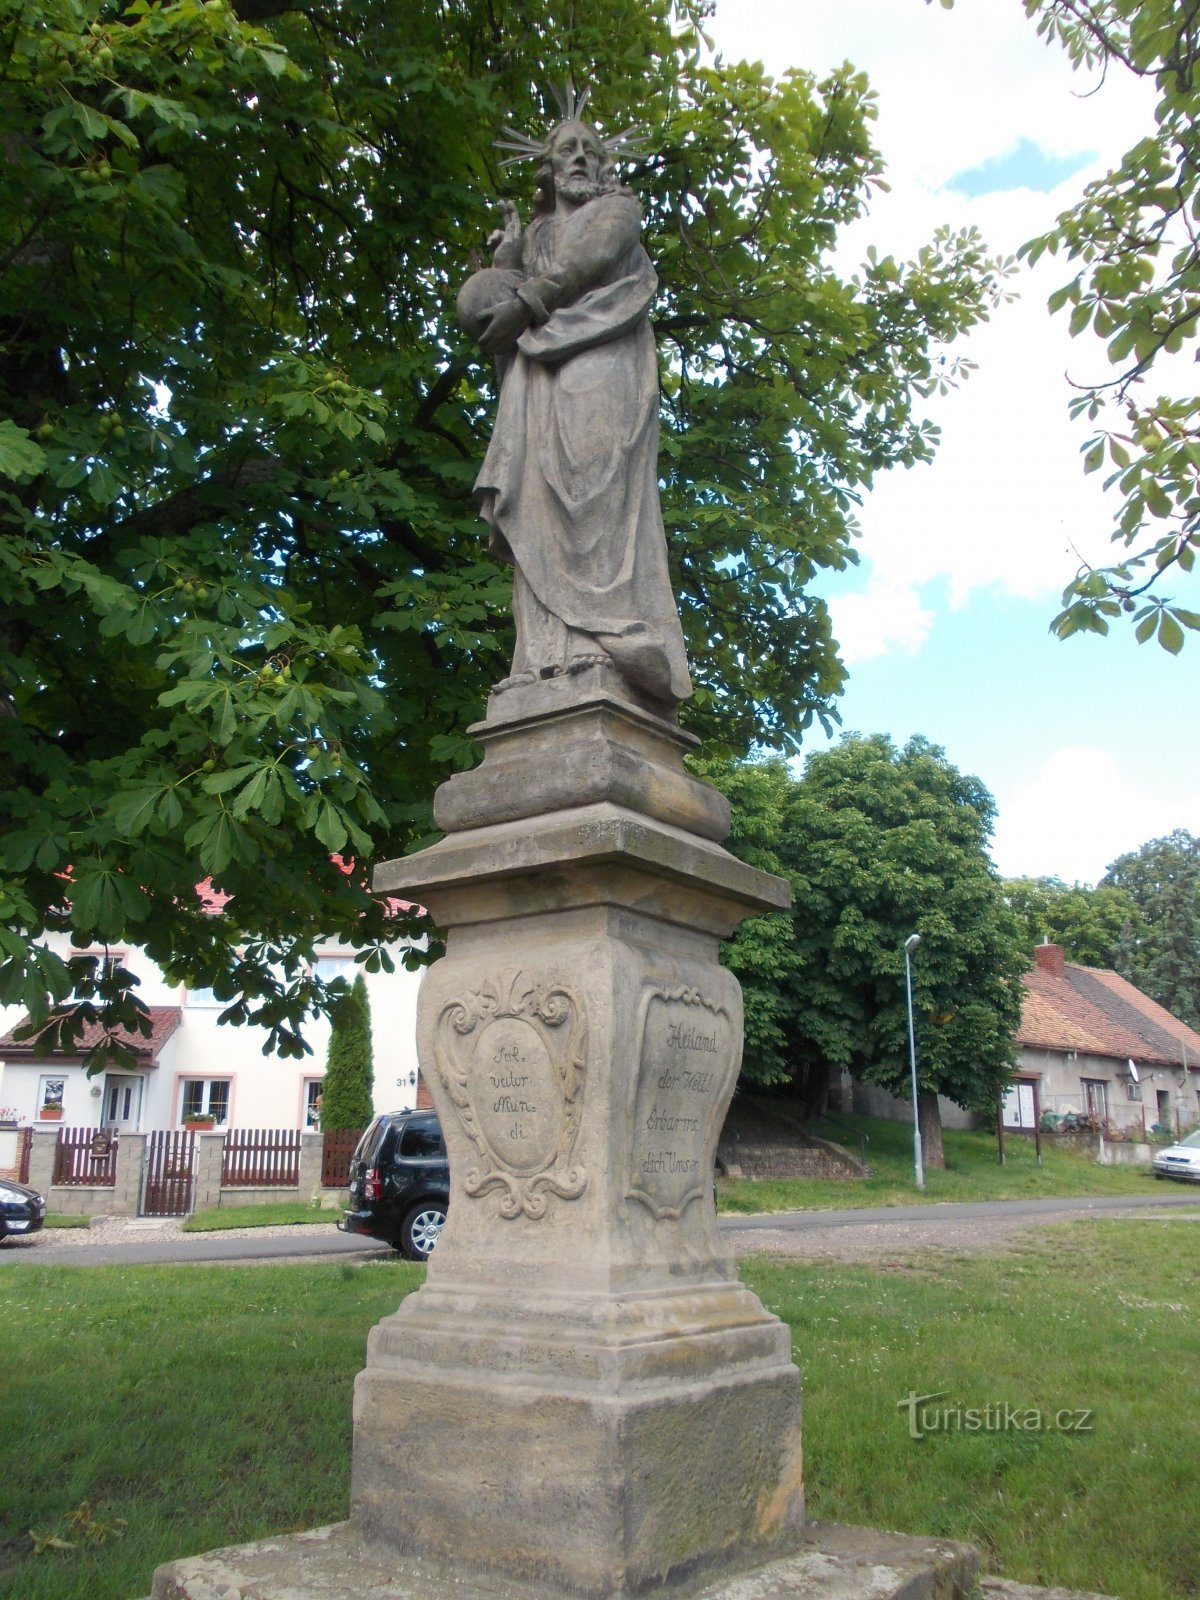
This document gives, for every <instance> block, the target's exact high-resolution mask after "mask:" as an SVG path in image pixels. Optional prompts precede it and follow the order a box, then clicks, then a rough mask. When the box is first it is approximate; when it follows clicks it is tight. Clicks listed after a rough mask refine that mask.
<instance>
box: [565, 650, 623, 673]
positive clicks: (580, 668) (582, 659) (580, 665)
mask: <svg viewBox="0 0 1200 1600" xmlns="http://www.w3.org/2000/svg"><path fill="white" fill-rule="evenodd" d="M611 659H612V658H611V656H607V655H605V653H604V652H603V650H596V651H593V652H592V653H591V654H590V655H579V656H572V657H571V659H570V660H569V661H568V662H567V671H568V672H586V671H587V669H588V668H589V667H602V666H603V665H604V664H605V662H606V661H610V660H611Z"/></svg>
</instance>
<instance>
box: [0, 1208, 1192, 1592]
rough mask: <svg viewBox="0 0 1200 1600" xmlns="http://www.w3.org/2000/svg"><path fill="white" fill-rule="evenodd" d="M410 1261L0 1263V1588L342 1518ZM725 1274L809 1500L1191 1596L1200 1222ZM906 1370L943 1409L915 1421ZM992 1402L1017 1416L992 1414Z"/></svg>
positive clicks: (112, 1581)
mask: <svg viewBox="0 0 1200 1600" xmlns="http://www.w3.org/2000/svg"><path fill="white" fill-rule="evenodd" d="M422 1272H423V1269H421V1268H419V1267H414V1266H410V1265H408V1264H406V1263H403V1262H401V1261H399V1260H392V1259H388V1260H386V1261H382V1262H371V1263H368V1264H361V1265H350V1264H348V1263H340V1264H326V1263H322V1264H319V1265H307V1264H306V1265H287V1266H275V1267H220V1268H218V1267H171V1268H152V1267H145V1268H117V1267H111V1268H88V1269H82V1268H66V1267H59V1268H53V1267H47V1268H27V1267H22V1268H20V1269H19V1270H17V1269H10V1270H9V1271H7V1272H4V1273H2V1274H0V1316H2V1318H3V1326H4V1329H5V1334H6V1352H5V1353H6V1357H7V1360H6V1369H5V1381H4V1384H3V1386H2V1387H0V1438H2V1439H3V1440H4V1441H5V1444H6V1463H5V1466H6V1470H5V1471H4V1472H3V1474H0V1597H3V1600H133V1597H135V1596H138V1595H144V1594H146V1593H148V1591H149V1586H150V1576H151V1571H152V1569H153V1567H154V1566H155V1564H156V1563H157V1562H160V1561H164V1560H168V1559H171V1558H172V1557H175V1556H180V1555H185V1554H189V1553H195V1552H198V1551H201V1550H204V1549H208V1548H211V1547H213V1546H215V1545H219V1544H224V1543H230V1542H234V1541H237V1540H243V1539H251V1538H257V1537H261V1536H264V1535H266V1534H269V1533H278V1532H282V1531H286V1530H290V1529H296V1528H301V1527H311V1526H314V1525H316V1524H319V1523H322V1522H327V1521H332V1520H336V1519H338V1518H341V1517H343V1516H345V1514H346V1510H347V1504H348V1493H349V1447H350V1390H351V1384H352V1382H353V1378H354V1374H355V1373H356V1372H357V1371H358V1369H359V1368H360V1367H361V1365H362V1362H363V1355H364V1346H365V1340H366V1335H367V1332H368V1330H369V1328H370V1327H371V1326H372V1324H373V1323H374V1322H376V1321H377V1320H378V1319H379V1318H380V1317H381V1316H383V1315H385V1314H386V1313H387V1312H389V1311H390V1310H392V1309H393V1308H394V1307H395V1305H396V1304H397V1302H398V1300H399V1299H400V1298H401V1297H402V1295H403V1294H404V1293H406V1292H407V1291H408V1290H410V1289H411V1288H413V1287H415V1285H417V1284H418V1283H419V1282H420V1281H421V1277H422ZM744 1276H745V1278H746V1280H747V1282H749V1283H750V1284H751V1286H752V1287H753V1288H754V1289H755V1290H756V1291H757V1292H758V1293H759V1294H760V1295H761V1296H762V1298H763V1300H764V1301H765V1302H766V1304H767V1305H768V1306H769V1307H770V1308H771V1309H772V1310H774V1311H776V1312H777V1313H778V1314H779V1315H780V1316H782V1317H783V1318H784V1319H785V1320H786V1321H787V1322H788V1323H789V1324H790V1325H791V1327H792V1330H793V1334H794V1346H795V1351H796V1356H797V1360H798V1361H799V1362H800V1364H801V1366H802V1367H803V1369H804V1374H805V1445H806V1452H807V1460H808V1467H807V1477H808V1487H809V1504H810V1510H811V1513H812V1514H813V1515H814V1516H821V1517H832V1518H838V1519H841V1520H844V1521H850V1522H864V1523H873V1524H875V1525H876V1526H880V1527H894V1528H899V1529H902V1530H904V1531H906V1532H912V1533H932V1534H937V1535H942V1536H954V1537H958V1538H964V1539H969V1540H972V1541H973V1542H975V1543H977V1544H979V1545H980V1546H981V1547H982V1549H983V1551H984V1554H985V1558H986V1560H987V1561H988V1563H989V1564H990V1566H991V1567H992V1568H993V1569H994V1570H1000V1571H1003V1572H1005V1573H1006V1574H1007V1575H1008V1576H1010V1577H1015V1578H1020V1579H1023V1580H1025V1581H1026V1582H1031V1583H1043V1584H1049V1583H1058V1584H1064V1585H1069V1586H1071V1587H1076V1588H1082V1589H1092V1590H1099V1591H1101V1592H1106V1593H1109V1594H1113V1595H1118V1596H1120V1597H1121V1600H1185V1597H1196V1596H1200V1518H1198V1517H1197V1515H1196V1506H1197V1504H1198V1503H1200V1430H1197V1428H1196V1426H1195V1418H1194V1404H1195V1402H1194V1396H1195V1394H1196V1391H1197V1388H1198V1386H1200V1220H1198V1219H1195V1218H1193V1216H1192V1215H1191V1214H1190V1213H1189V1214H1188V1216H1187V1217H1186V1218H1180V1219H1178V1220H1175V1219H1171V1220H1164V1221H1153V1220H1143V1219H1140V1218H1139V1219H1138V1220H1136V1221H1119V1220H1115V1219H1106V1220H1103V1221H1089V1222H1084V1223H1075V1224H1071V1225H1067V1226H1064V1227H1062V1228H1058V1229H1055V1230H1053V1231H1052V1232H1051V1233H1049V1234H1046V1235H1039V1237H1038V1239H1037V1242H1036V1243H1026V1244H1024V1245H1023V1246H1021V1247H1020V1248H1018V1249H1016V1250H1013V1251H1011V1252H1009V1253H1005V1254H998V1255H991V1256H971V1257H965V1256H964V1257H957V1256H946V1255H940V1254H939V1255H938V1256H936V1257H933V1256H928V1255H927V1256H917V1257H913V1258H912V1259H911V1260H909V1261H906V1262H897V1263H893V1264H892V1265H891V1266H889V1267H888V1268H885V1269H868V1268H865V1267H857V1266H856V1267H838V1266H830V1265H828V1264H824V1263H823V1264H821V1265H817V1266H800V1265H797V1264H795V1263H784V1262H772V1261H768V1260H762V1259H755V1260H753V1261H748V1262H746V1264H745V1267H744ZM913 1392H916V1393H917V1394H921V1395H933V1394H939V1395H941V1396H942V1398H941V1399H939V1400H938V1401H936V1402H929V1406H934V1407H936V1408H938V1409H940V1410H946V1409H949V1410H950V1411H951V1413H952V1415H951V1417H950V1418H949V1419H946V1420H942V1419H934V1420H935V1421H938V1422H939V1424H940V1425H939V1426H937V1427H932V1428H925V1429H924V1430H923V1431H925V1433H926V1436H925V1437H923V1438H921V1439H913V1438H911V1437H910V1428H909V1420H910V1419H909V1408H907V1407H906V1406H905V1404H904V1402H905V1399H906V1397H907V1396H908V1395H909V1394H910V1393H913ZM1006 1404H1007V1405H1008V1406H1009V1407H1010V1408H1012V1409H1013V1411H1014V1412H1015V1414H1016V1417H1017V1418H1019V1419H1020V1422H1021V1424H1022V1425H1021V1426H1018V1425H1016V1423H1015V1422H1014V1421H1013V1420H1012V1415H1011V1414H1010V1416H1009V1418H1008V1419H1007V1426H1000V1425H992V1426H988V1425H986V1423H987V1420H988V1419H989V1418H990V1420H991V1421H992V1422H993V1423H996V1424H998V1423H999V1421H1000V1420H1001V1419H1003V1407H1004V1406H1005V1405H1006ZM989 1407H991V1408H992V1411H991V1412H990V1413H989V1412H988V1410H987V1408H989ZM928 1409H929V1407H928V1406H927V1407H926V1408H924V1410H922V1408H918V1409H917V1413H916V1417H917V1423H918V1429H919V1431H920V1430H921V1429H922V1424H923V1423H924V1422H925V1421H926V1420H927V1419H926V1417H925V1415H924V1412H925V1411H927V1410H928ZM1035 1410H1036V1411H1037V1413H1038V1414H1039V1416H1040V1417H1041V1418H1042V1419H1043V1421H1045V1422H1046V1423H1047V1424H1048V1425H1047V1426H1045V1427H1043V1428H1041V1429H1040V1430H1038V1431H1034V1430H1033V1428H1032V1427H1031V1426H1030V1422H1031V1414H1032V1413H1033V1412H1034V1411H1035ZM971 1411H976V1412H978V1413H980V1414H981V1416H982V1417H983V1418H984V1422H982V1423H981V1424H980V1425H979V1426H978V1427H977V1428H975V1429H972V1428H971V1426H970V1423H969V1415H968V1414H969V1413H970V1412H971ZM1085 1412H1086V1413H1087V1416H1086V1418H1084V1417H1082V1416H1081V1414H1082V1413H1085ZM1060 1414H1062V1416H1061V1419H1060ZM956 1419H957V1420H956ZM1058 1420H1061V1421H1063V1422H1067V1421H1070V1422H1072V1423H1074V1422H1079V1421H1083V1422H1084V1423H1085V1424H1086V1426H1085V1427H1084V1428H1083V1429H1082V1430H1079V1431H1077V1430H1076V1429H1075V1428H1071V1429H1065V1428H1059V1427H1057V1426H1056V1425H1055V1424H1056V1422H1057V1421H1058ZM50 1539H58V1540H61V1541H62V1544H63V1545H65V1546H70V1548H62V1547H59V1546H58V1545H55V1544H51V1543H49V1542H48V1541H49V1540H50ZM39 1551H40V1553H39Z"/></svg>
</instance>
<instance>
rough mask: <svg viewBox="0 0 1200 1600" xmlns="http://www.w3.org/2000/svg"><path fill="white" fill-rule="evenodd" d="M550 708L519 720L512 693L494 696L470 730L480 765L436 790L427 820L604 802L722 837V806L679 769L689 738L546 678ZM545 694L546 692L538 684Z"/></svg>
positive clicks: (725, 811)
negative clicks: (553, 690) (554, 691)
mask: <svg viewBox="0 0 1200 1600" xmlns="http://www.w3.org/2000/svg"><path fill="white" fill-rule="evenodd" d="M553 684H554V685H555V686H557V685H562V687H561V688H559V689H558V696H557V698H556V699H555V700H554V701H553V702H552V704H553V709H552V710H550V711H547V710H545V709H542V710H541V711H540V712H539V713H537V714H536V715H534V714H530V713H525V714H521V712H520V709H519V708H520V706H521V704H522V696H521V692H520V691H513V692H512V693H511V694H510V695H505V696H493V701H492V710H491V714H490V715H489V717H488V720H487V721H486V722H482V723H479V724H477V725H476V726H475V727H473V728H472V729H471V730H470V732H471V733H472V734H473V735H474V736H475V738H477V739H478V741H479V742H480V744H482V745H483V748H484V757H483V762H482V764H481V765H480V766H478V767H476V768H475V769H474V770H473V771H471V772H460V773H457V774H456V775H455V776H454V777H453V778H451V779H450V781H449V782H448V783H445V784H443V785H442V787H441V789H440V790H439V791H438V795H437V799H436V801H435V804H434V819H435V821H436V822H437V824H438V826H439V827H440V828H444V829H445V830H446V831H447V832H448V833H454V832H458V831H461V830H462V829H464V828H479V827H485V826H487V825H489V824H491V823H495V822H513V821H516V820H517V819H519V818H521V817H533V816H542V815H545V814H546V813H547V812H552V811H560V810H563V809H564V808H567V807H579V806H585V805H592V804H596V803H599V802H601V801H611V802H612V803H613V804H615V805H619V806H624V807H625V808H627V809H628V810H630V811H633V812H636V813H638V814H640V815H643V816H650V817H656V818H658V819H659V820H660V821H662V822H669V823H671V824H672V825H674V826H676V827H682V828H687V829H689V830H690V831H691V832H693V833H696V834H699V835H701V836H702V837H703V838H706V839H717V840H720V839H724V838H725V836H726V834H727V833H728V832H729V823H730V816H729V802H728V801H727V800H726V799H725V797H724V795H722V794H718V792H717V791H716V790H715V789H713V788H711V787H710V786H709V785H708V784H705V783H700V782H699V781H698V780H697V779H695V778H693V777H692V776H691V775H690V774H689V773H688V772H686V771H685V770H684V766H683V757H684V754H685V753H686V751H688V750H689V749H692V748H694V747H695V746H696V744H697V743H698V741H697V740H696V739H695V738H694V737H693V735H691V734H688V733H684V732H683V731H682V729H680V728H679V727H678V726H677V725H676V724H675V723H673V722H668V721H667V720H666V719H664V718H662V717H657V716H654V715H652V714H651V713H649V712H646V711H642V710H639V709H638V708H637V707H635V706H632V705H630V704H629V703H628V702H627V701H621V700H618V699H616V698H614V697H613V696H612V695H609V694H603V693H599V692H596V691H594V690H593V691H590V692H586V693H585V692H584V690H583V689H582V688H581V686H580V685H578V684H577V683H576V682H575V680H573V679H557V680H553ZM538 688H539V691H540V692H541V693H542V694H543V695H544V694H545V692H546V690H545V688H544V687H543V686H541V685H539V686H538Z"/></svg>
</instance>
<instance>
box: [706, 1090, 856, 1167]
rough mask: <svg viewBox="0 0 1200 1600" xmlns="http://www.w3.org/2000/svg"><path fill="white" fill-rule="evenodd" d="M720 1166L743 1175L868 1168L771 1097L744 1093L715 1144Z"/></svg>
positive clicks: (734, 1106)
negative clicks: (768, 1099) (820, 1136)
mask: <svg viewBox="0 0 1200 1600" xmlns="http://www.w3.org/2000/svg"><path fill="white" fill-rule="evenodd" d="M717 1167H718V1170H720V1171H724V1172H726V1173H728V1174H729V1175H730V1176H731V1177H741V1178H754V1179H762V1178H827V1179H836V1180H838V1181H842V1180H845V1179H853V1178H863V1177H866V1176H867V1175H868V1169H866V1168H864V1167H863V1164H862V1162H861V1161H860V1160H859V1159H858V1157H857V1156H854V1155H851V1153H850V1152H849V1151H848V1150H845V1149H843V1147H842V1146H841V1145H840V1144H835V1143H834V1142H833V1141H832V1140H830V1139H820V1138H818V1137H817V1136H816V1135H815V1134H812V1133H809V1132H808V1131H807V1130H806V1129H804V1128H801V1127H800V1125H799V1124H798V1122H797V1121H796V1119H795V1118H794V1117H792V1116H791V1115H790V1114H789V1113H788V1112H787V1111H786V1110H784V1109H782V1108H781V1107H779V1106H776V1105H775V1104H774V1103H772V1102H771V1101H760V1100H757V1099H754V1098H751V1097H750V1096H748V1095H746V1094H744V1093H742V1094H739V1095H738V1097H737V1099H736V1100H735V1101H734V1103H733V1105H732V1106H731V1107H730V1110H729V1115H728V1116H727V1117H726V1119H725V1126H724V1128H723V1129H722V1130H721V1138H720V1141H719V1143H718V1145H717Z"/></svg>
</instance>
